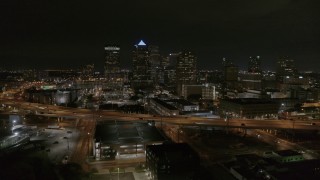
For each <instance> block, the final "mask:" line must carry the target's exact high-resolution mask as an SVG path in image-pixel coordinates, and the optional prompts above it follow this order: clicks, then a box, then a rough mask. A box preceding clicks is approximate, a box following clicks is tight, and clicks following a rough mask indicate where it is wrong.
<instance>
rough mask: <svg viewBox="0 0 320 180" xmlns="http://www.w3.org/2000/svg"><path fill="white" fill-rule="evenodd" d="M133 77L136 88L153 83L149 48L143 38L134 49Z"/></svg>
mask: <svg viewBox="0 0 320 180" xmlns="http://www.w3.org/2000/svg"><path fill="white" fill-rule="evenodd" d="M132 55H133V71H132V73H133V77H132V83H133V87H134V88H136V89H137V88H144V87H147V86H149V85H151V84H152V79H151V76H150V63H149V49H148V46H147V45H146V44H145V43H144V42H143V41H142V40H141V41H140V42H139V44H137V45H135V46H134V50H133V53H132Z"/></svg>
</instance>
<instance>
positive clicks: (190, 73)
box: [176, 51, 197, 95]
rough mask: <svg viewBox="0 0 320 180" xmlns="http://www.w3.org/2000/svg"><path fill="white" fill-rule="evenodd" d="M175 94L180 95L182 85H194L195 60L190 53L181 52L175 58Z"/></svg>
mask: <svg viewBox="0 0 320 180" xmlns="http://www.w3.org/2000/svg"><path fill="white" fill-rule="evenodd" d="M176 81H177V93H178V95H181V93H182V92H181V90H182V85H184V84H196V81H197V58H196V56H195V55H194V54H193V53H192V52H190V51H185V52H181V53H180V54H179V56H178V58H177V66H176Z"/></svg>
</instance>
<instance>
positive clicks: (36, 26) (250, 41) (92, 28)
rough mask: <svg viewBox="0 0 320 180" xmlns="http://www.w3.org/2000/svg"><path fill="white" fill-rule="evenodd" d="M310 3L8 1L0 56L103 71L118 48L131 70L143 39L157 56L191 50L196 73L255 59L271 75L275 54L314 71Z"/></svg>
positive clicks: (14, 62) (16, 62)
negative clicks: (110, 50)
mask: <svg viewBox="0 0 320 180" xmlns="http://www.w3.org/2000/svg"><path fill="white" fill-rule="evenodd" d="M315 2H316V1H312V0H309V1H302V2H300V1H293V0H286V1H281V2H279V1H276V0H274V1H266V2H256V1H252V0H247V1H243V2H236V1H232V3H230V2H223V1H221V2H220V1H202V2H199V1H191V0H188V1H174V2H171V1H170V2H168V3H165V2H163V1H161V2H159V3H158V2H148V1H144V0H141V1H136V2H126V1H117V2H102V1H101V2H96V3H85V2H84V1H77V4H74V3H72V2H61V3H59V2H55V3H54V4H50V3H49V2H33V3H26V2H24V1H15V2H11V1H7V2H5V3H3V6H1V9H0V10H1V11H0V12H1V19H2V21H1V26H2V27H3V28H1V30H0V32H1V33H0V34H1V35H0V37H1V39H2V40H1V42H0V49H1V50H0V59H1V62H2V67H4V68H17V67H21V68H23V67H26V68H65V67H67V68H69V67H80V66H82V65H84V64H92V63H94V64H95V65H96V66H97V67H103V64H104V60H105V59H104V57H105V52H104V47H105V45H106V44H117V45H119V46H120V48H121V55H120V66H121V67H125V68H131V67H132V53H131V52H132V50H133V48H134V44H137V43H138V42H139V41H140V40H141V39H143V40H144V41H145V43H146V44H148V45H157V46H159V49H160V54H161V55H168V54H169V53H171V52H179V51H183V50H191V51H193V52H195V54H196V56H197V57H198V64H199V68H202V69H204V67H205V69H219V68H220V67H221V62H222V58H223V57H226V58H228V59H230V60H231V61H233V62H234V63H235V64H236V65H239V67H240V68H241V69H247V65H248V61H249V57H250V56H260V57H261V67H262V70H275V69H276V61H277V59H278V57H280V56H289V57H290V58H291V59H293V60H295V63H296V66H297V67H299V70H314V71H320V68H319V67H317V66H314V64H316V63H317V61H318V60H319V58H320V53H319V52H320V51H319V49H320V47H319V45H318V43H317V42H318V41H319V37H320V36H319V32H320V31H319V29H320V26H319V25H320V23H319V16H316V12H317V8H316V6H314V4H315ZM99 70H101V71H102V69H99Z"/></svg>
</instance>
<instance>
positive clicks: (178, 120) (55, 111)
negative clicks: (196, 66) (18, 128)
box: [0, 99, 320, 130]
mask: <svg viewBox="0 0 320 180" xmlns="http://www.w3.org/2000/svg"><path fill="white" fill-rule="evenodd" d="M0 103H2V104H7V105H10V106H16V107H17V108H18V109H20V110H21V109H23V110H28V111H33V112H36V113H37V114H38V115H41V116H48V117H70V118H84V119H86V118H89V119H90V117H92V116H93V115H96V116H97V119H98V120H104V119H105V120H108V119H113V120H118V121H146V120H153V121H155V122H159V123H167V124H175V125H184V126H214V127H230V128H244V129H299V130H320V126H319V125H320V121H319V120H314V121H310V120H278V119H274V120H252V119H228V120H227V121H226V120H225V119H208V118H200V117H182V116H171V117H161V116H155V115H149V114H125V113H121V112H114V111H102V110H90V109H79V108H68V107H61V106H54V105H43V104H37V103H28V102H12V100H3V99H0Z"/></svg>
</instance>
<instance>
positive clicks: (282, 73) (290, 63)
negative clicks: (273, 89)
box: [277, 56, 298, 80]
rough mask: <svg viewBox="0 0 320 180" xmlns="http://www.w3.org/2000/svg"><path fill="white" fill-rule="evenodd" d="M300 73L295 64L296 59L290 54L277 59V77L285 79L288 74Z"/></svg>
mask: <svg viewBox="0 0 320 180" xmlns="http://www.w3.org/2000/svg"><path fill="white" fill-rule="evenodd" d="M297 74H298V70H297V68H296V67H295V66H294V60H293V59H290V58H289V57H288V56H284V57H280V58H279V59H278V61H277V78H278V80H283V77H286V76H295V75H297Z"/></svg>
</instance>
